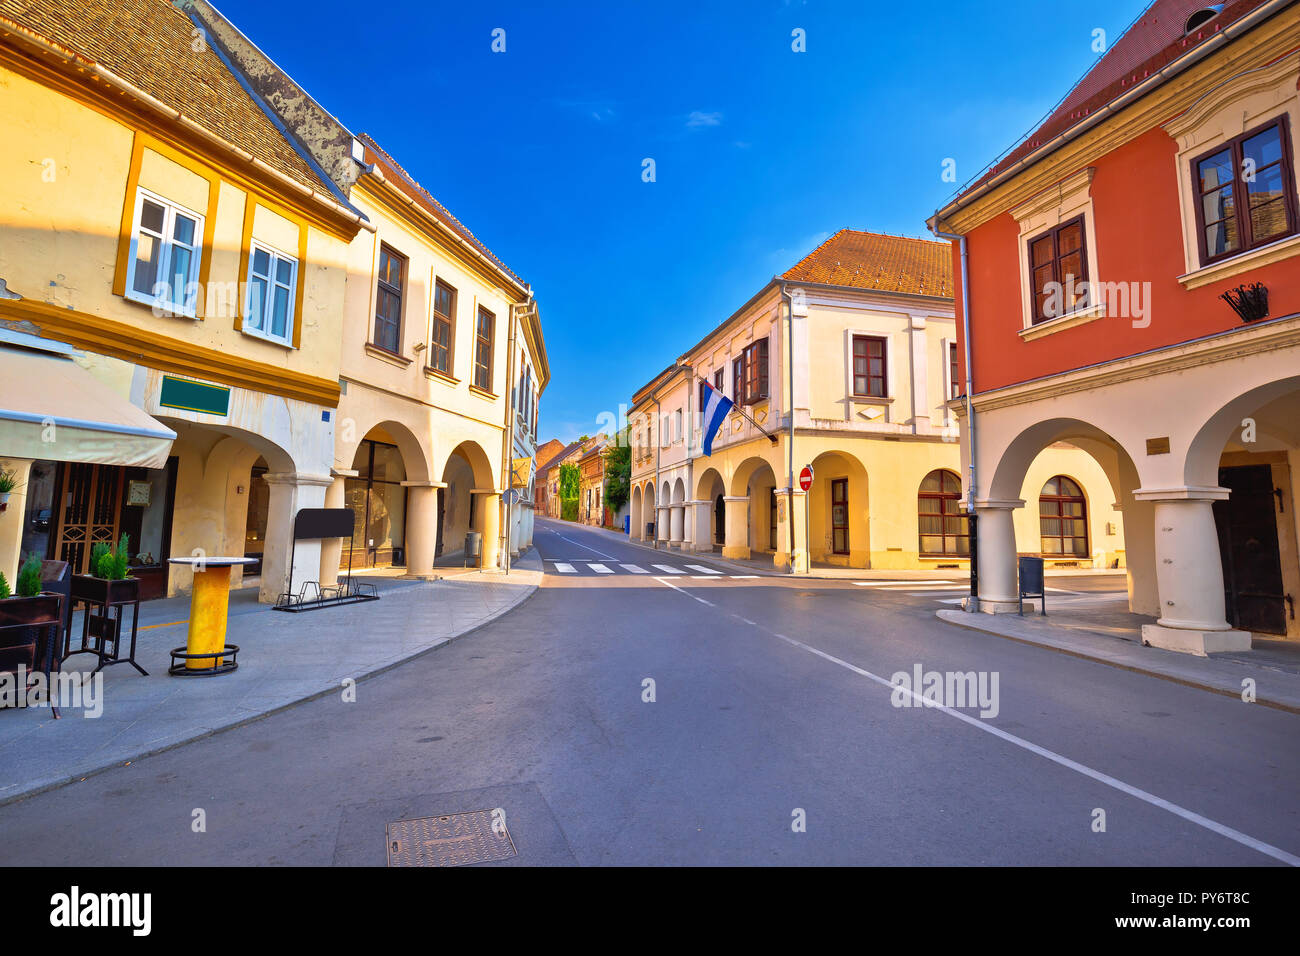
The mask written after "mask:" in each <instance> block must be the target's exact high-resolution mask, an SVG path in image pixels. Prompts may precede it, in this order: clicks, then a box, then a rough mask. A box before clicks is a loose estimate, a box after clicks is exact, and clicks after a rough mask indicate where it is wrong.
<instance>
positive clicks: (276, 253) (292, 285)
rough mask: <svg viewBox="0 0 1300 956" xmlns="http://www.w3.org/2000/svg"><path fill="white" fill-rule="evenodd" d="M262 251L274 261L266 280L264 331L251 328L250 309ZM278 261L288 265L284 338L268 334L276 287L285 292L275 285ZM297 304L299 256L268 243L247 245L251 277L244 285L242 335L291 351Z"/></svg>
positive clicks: (262, 325) (262, 326)
mask: <svg viewBox="0 0 1300 956" xmlns="http://www.w3.org/2000/svg"><path fill="white" fill-rule="evenodd" d="M259 251H261V252H265V253H267V254H268V255H269V256H270V257H271V268H270V274H269V275H267V276H266V277H265V278H266V281H267V295H266V298H265V299H263V301H262V310H263V311H262V319H261V327H257V328H253V327H250V326H249V307H250V305H251V300H252V295H253V257H254V255H255V254H256V253H257V252H259ZM277 259H278V260H280V261H282V262H287V263H289V285H288V287H287V289H288V292H289V312H288V315H287V317H286V320H285V324H284V337H283V338H281V337H280V336H277V335H272V334H271V333H270V332H268V331H266V326H267V324H268V323H269V321H270V315H271V313H270V310H271V304H272V303H273V302H274V301H275V289H276V287H279V288H286V287H285V285H284V283H282V282H278V281H276V278H275V272H276V269H275V264H276V260H277ZM297 302H298V258H297V257H296V256H291V255H289V254H288V253H286V252H281V251H280V250H279V249H276V248H275V247H274V246H271V245H268V244H267V243H265V242H260V241H258V240H256V239H254V240H252V241H251V242H250V243H249V245H248V277H247V279H246V281H245V282H244V303H243V310H242V315H243V321H242V322H241V324H240V331H242V332H243V333H244V334H245V335H251V336H252V337H253V338H256V339H263V340H265V341H267V342H274V343H275V344H276V345H287V346H289V347H290V348H292V347H293V329H294V322H296V321H297V315H296V314H295V309H294V307H295V306H296V305H297Z"/></svg>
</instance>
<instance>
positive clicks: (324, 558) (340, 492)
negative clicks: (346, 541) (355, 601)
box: [320, 468, 365, 587]
mask: <svg viewBox="0 0 1300 956" xmlns="http://www.w3.org/2000/svg"><path fill="white" fill-rule="evenodd" d="M330 474H331V475H332V476H333V478H334V480H333V481H331V482H330V486H329V487H328V488H326V489H325V507H326V508H342V507H344V506H345V504H346V503H347V497H346V496H345V493H344V492H345V491H346V481H347V479H348V478H355V477H356V476H357V473H356V472H355V471H351V470H349V471H339V470H338V469H337V468H335V469H333V470H331V471H330ZM364 517H365V515H362V518H364ZM342 558H343V539H342V538H327V539H326V540H324V541H322V542H321V544H320V583H321V587H332V586H333V585H335V584H338V583H339V562H340V561H341V560H342Z"/></svg>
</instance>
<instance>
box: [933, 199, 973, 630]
mask: <svg viewBox="0 0 1300 956" xmlns="http://www.w3.org/2000/svg"><path fill="white" fill-rule="evenodd" d="M936 223H937V219H936V220H933V221H932V222H931V225H930V232H932V233H934V236H935V238H936V239H947V240H949V241H953V240H956V241H957V243H958V244H959V246H960V248H961V340H962V352H963V358H964V360H965V362H964V364H965V366H966V386H965V392H966V395H965V396H964V397H965V401H966V436H967V439H966V440H967V443H968V447H969V449H970V469H969V470H970V478H969V481H968V484H967V491H966V520H967V522H968V523H969V529H968V530H969V531H970V598H971V599H970V601H968V602H967V605H968V606H967V610H969V611H977V610H979V529H978V520H979V518H978V516H977V515H976V514H975V494H976V489H977V488H978V485H977V483H976V478H977V472H976V466H975V449H976V444H975V406H974V405H973V404H972V403H971V393H972V392H973V391H974V390H975V388H974V385H973V373H972V372H971V347H970V267H969V264H968V261H967V258H966V237H965V236H959V235H956V234H955V233H951V232H941V231H939V229H937V228H936Z"/></svg>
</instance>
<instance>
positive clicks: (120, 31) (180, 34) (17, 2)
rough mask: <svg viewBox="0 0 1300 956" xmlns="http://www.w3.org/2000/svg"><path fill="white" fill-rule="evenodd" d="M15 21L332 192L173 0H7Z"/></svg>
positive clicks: (1, 1)
mask: <svg viewBox="0 0 1300 956" xmlns="http://www.w3.org/2000/svg"><path fill="white" fill-rule="evenodd" d="M9 25H13V26H16V27H17V28H19V31H18V36H19V37H20V39H21V38H22V35H23V33H26V34H28V35H32V34H34V35H35V37H36V38H37V39H39V40H42V41H45V42H48V43H51V44H52V45H54V46H56V47H61V48H63V49H64V50H66V51H68V52H70V53H72V54H74V55H75V56H76V57H77V58H78V59H79V60H82V61H86V62H88V63H91V64H95V65H98V66H99V67H101V68H102V69H103V70H106V71H107V72H109V73H112V74H113V75H115V76H116V77H119V78H120V79H122V80H124V81H126V82H127V83H128V84H130V85H131V86H134V87H136V88H137V89H140V90H143V91H144V92H145V93H148V94H149V95H150V96H152V97H154V98H155V99H157V100H158V101H159V102H160V103H162V104H163V105H164V106H166V107H168V108H170V109H172V110H175V111H177V112H179V113H181V114H182V115H184V116H187V117H189V118H190V119H191V120H193V121H194V122H195V123H198V124H199V125H200V126H202V127H204V128H205V129H207V130H208V131H210V132H212V133H214V134H215V135H217V136H218V137H220V138H221V139H223V140H225V141H226V142H227V143H230V144H233V145H234V146H237V147H239V148H240V149H242V150H244V151H245V152H246V153H249V154H251V155H252V156H254V157H256V158H257V159H260V160H262V161H263V162H264V163H266V164H267V165H268V166H270V167H272V168H273V169H274V170H276V171H277V172H280V173H282V174H284V175H285V176H288V177H289V178H290V179H292V180H294V181H295V182H297V183H299V184H301V185H303V186H306V187H307V188H308V189H310V190H313V191H315V192H318V193H320V194H322V195H324V196H330V195H332V194H333V192H334V190H333V189H332V188H331V185H330V184H327V183H325V182H324V181H323V180H322V179H321V178H320V177H318V176H317V175H316V173H315V172H314V171H313V170H312V168H311V166H310V165H309V164H308V163H307V161H306V160H305V159H303V157H302V156H301V155H299V153H298V152H297V151H296V150H295V149H294V148H293V146H292V144H290V143H289V142H288V140H286V139H285V137H284V136H283V135H282V134H281V132H280V130H279V129H277V128H276V126H275V124H274V123H273V122H272V121H271V119H270V118H269V117H268V116H267V115H266V113H264V112H263V111H262V109H261V107H259V106H258V105H257V104H256V103H255V102H254V101H253V99H252V98H251V97H250V96H249V95H248V93H247V92H246V91H245V90H244V88H243V87H242V86H241V85H240V83H239V82H238V81H237V80H236V79H235V77H234V76H233V75H232V74H231V73H230V71H229V70H227V69H226V66H225V64H224V63H222V61H221V58H220V57H219V56H218V55H217V53H216V51H215V50H214V48H213V47H212V46H211V45H210V44H195V42H194V41H195V33H194V31H195V29H196V28H195V26H194V23H193V22H192V21H191V20H190V19H189V17H187V16H186V15H185V14H183V13H182V12H181V11H179V10H177V9H176V8H175V7H173V6H172V5H171V4H170V3H168V2H167V0H0V28H3V27H7V26H9ZM196 45H197V46H198V47H199V49H197V50H196V49H194V46H196ZM85 76H86V78H87V79H88V80H90V81H92V82H93V81H94V79H95V75H94V74H93V73H90V72H87V73H86V74H85Z"/></svg>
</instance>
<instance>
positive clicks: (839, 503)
mask: <svg viewBox="0 0 1300 956" xmlns="http://www.w3.org/2000/svg"><path fill="white" fill-rule="evenodd" d="M812 468H813V485H812V487H811V488H810V489H809V490H808V494H809V496H810V497H809V499H808V508H807V514H808V550H809V557H810V559H811V560H813V561H825V562H827V563H829V564H835V565H841V566H844V565H847V566H849V567H860V568H865V567H867V565H868V564H870V558H871V520H870V519H871V514H870V494H869V480H868V477H867V469H866V467H865V466H864V465H863V464H862V461H861V459H859V458H858V457H857V455H854V454H852V453H851V452H846V451H843V450H840V449H837V448H832V449H829V450H827V451H823V452H821V453H820V454H818V455H817V456H816V457H814V458H813V460H812ZM787 533H788V532H787ZM789 547H790V545H789V542H788V541H785V542H781V544H780V547H779V548H778V549H777V550H778V551H788V550H789Z"/></svg>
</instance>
